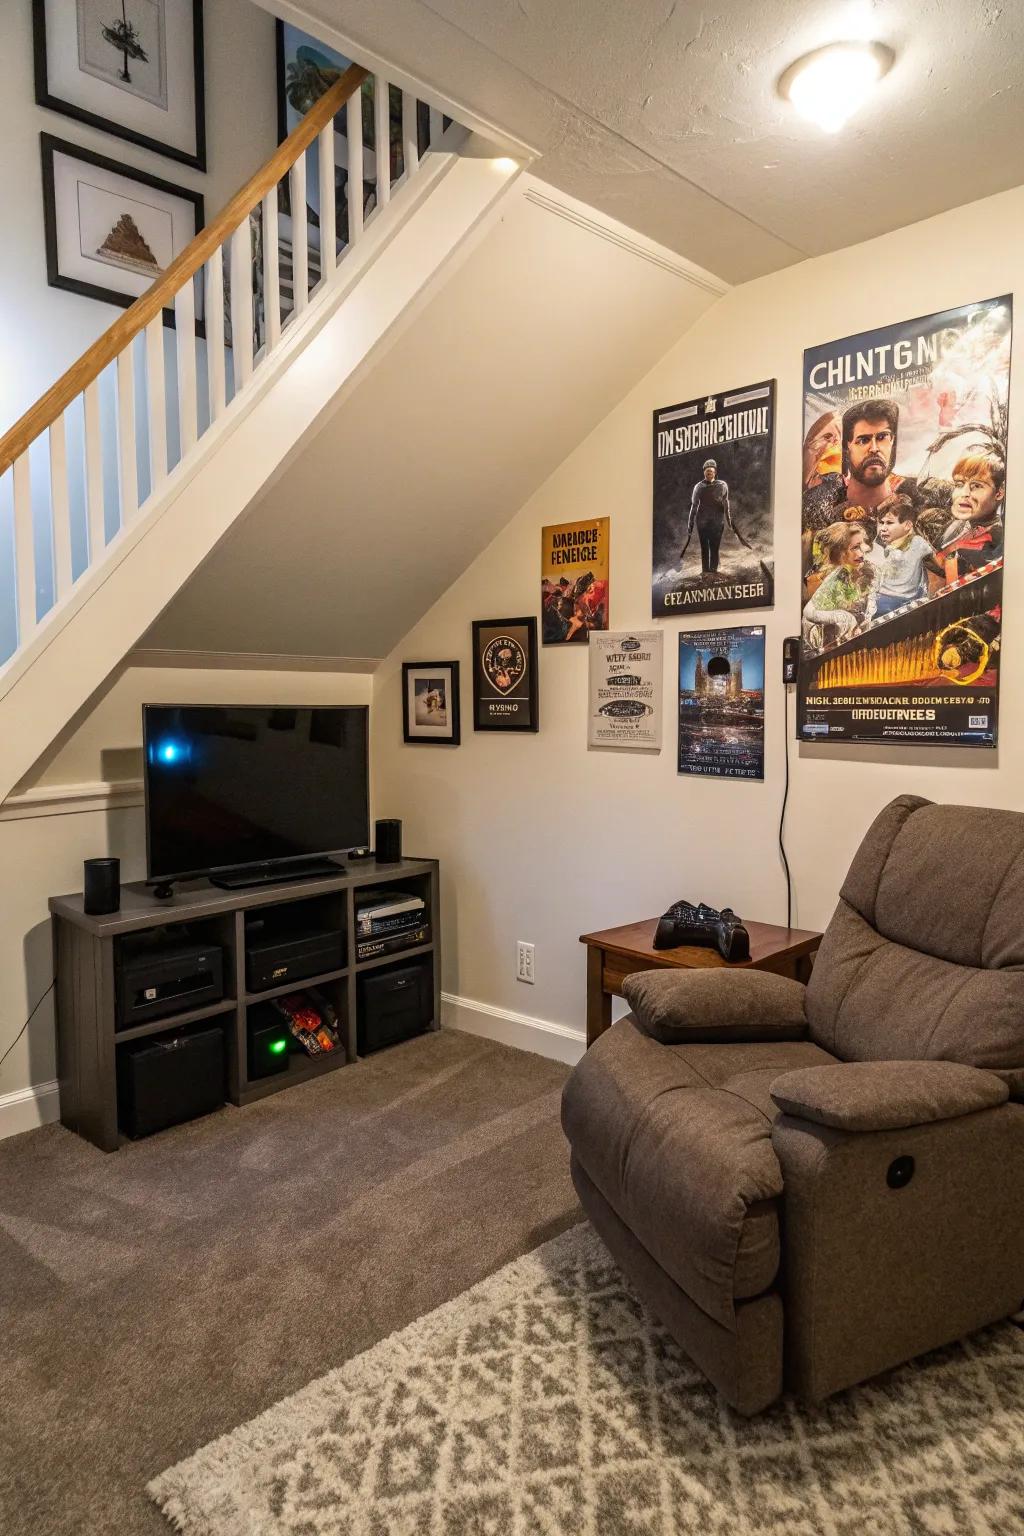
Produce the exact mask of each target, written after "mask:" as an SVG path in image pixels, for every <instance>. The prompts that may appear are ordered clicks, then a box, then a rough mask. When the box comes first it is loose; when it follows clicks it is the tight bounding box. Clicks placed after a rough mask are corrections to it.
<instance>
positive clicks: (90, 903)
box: [83, 859, 121, 917]
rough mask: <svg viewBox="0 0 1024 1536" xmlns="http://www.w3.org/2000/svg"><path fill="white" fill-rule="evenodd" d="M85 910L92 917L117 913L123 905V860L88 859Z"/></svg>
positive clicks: (86, 863) (85, 866)
mask: <svg viewBox="0 0 1024 1536" xmlns="http://www.w3.org/2000/svg"><path fill="white" fill-rule="evenodd" d="M84 868H85V901H84V904H83V905H84V909H85V911H86V912H88V913H89V915H90V917H98V916H99V915H100V914H101V913H102V912H116V911H117V909H118V907H120V905H121V860H120V859H86V861H85V865H84Z"/></svg>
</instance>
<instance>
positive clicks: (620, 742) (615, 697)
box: [587, 629, 665, 752]
mask: <svg viewBox="0 0 1024 1536" xmlns="http://www.w3.org/2000/svg"><path fill="white" fill-rule="evenodd" d="M664 638H665V636H664V631H663V630H660V629H636V630H631V629H626V630H620V631H619V632H618V633H616V634H614V635H610V634H605V635H595V636H594V638H593V639H592V640H591V642H590V658H589V660H590V715H589V730H588V735H587V741H588V744H589V745H590V746H592V747H638V748H646V749H647V750H648V751H655V752H658V751H660V750H661V719H662V702H661V701H662V689H661V681H662V657H663V655H664Z"/></svg>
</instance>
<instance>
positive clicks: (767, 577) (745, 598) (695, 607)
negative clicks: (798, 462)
mask: <svg viewBox="0 0 1024 1536" xmlns="http://www.w3.org/2000/svg"><path fill="white" fill-rule="evenodd" d="M774 441H775V380H774V379H770V380H768V381H767V382H766V383H763V384H748V385H746V386H745V387H744V388H743V389H733V390H726V391H725V392H724V393H722V394H717V395H708V396H706V397H703V398H701V399H700V400H689V401H687V402H686V403H685V404H683V405H672V406H667V407H666V408H665V409H664V410H660V411H655V413H654V546H653V560H652V580H651V612H652V614H653V615H654V617H655V618H671V617H673V616H679V615H681V614H684V613H716V612H719V611H727V610H729V609H733V608H770V607H771V605H772V602H773V601H774V588H775V566H774V563H773V559H772V446H773V444H774Z"/></svg>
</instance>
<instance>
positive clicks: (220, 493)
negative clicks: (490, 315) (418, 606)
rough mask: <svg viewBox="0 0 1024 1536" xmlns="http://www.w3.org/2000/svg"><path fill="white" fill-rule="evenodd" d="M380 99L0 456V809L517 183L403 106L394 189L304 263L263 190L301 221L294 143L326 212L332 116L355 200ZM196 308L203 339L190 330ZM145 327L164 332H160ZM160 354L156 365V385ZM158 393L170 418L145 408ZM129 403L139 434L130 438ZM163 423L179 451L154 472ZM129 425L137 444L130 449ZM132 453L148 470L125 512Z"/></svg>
mask: <svg viewBox="0 0 1024 1536" xmlns="http://www.w3.org/2000/svg"><path fill="white" fill-rule="evenodd" d="M368 81H372V91H373V95H372V96H371V95H370V90H371V87H370V86H369V85H368V84H367V82H368ZM388 96H389V88H388V85H387V82H386V81H382V80H381V78H380V77H379V76H378V77H376V78H375V79H374V78H373V77H368V76H367V73H366V71H364V70H361V69H359V68H358V67H355V66H353V68H352V69H351V70H349V71H348V72H347V74H346V75H345V76H344V77H342V79H341V80H340V81H338V82H337V84H336V86H335V87H333V88H332V90H331V91H330V92H328V93H327V95H326V96H325V97H323V98H322V99H321V102H319V103H318V104H317V106H315V107H314V108H313V110H312V111H311V112H310V113H309V114H308V117H307V119H306V120H304V122H303V123H302V124H300V126H299V128H298V129H296V131H295V134H293V135H292V137H291V139H289V140H287V141H286V142H285V144H283V145H282V146H281V147H280V149H279V150H278V151H277V153H276V155H275V156H274V158H273V160H272V161H271V162H269V163H268V166H267V167H264V169H263V171H262V172H260V173H258V175H257V176H256V177H254V178H253V179H252V181H251V182H250V183H249V184H248V185H247V187H246V188H243V189H242V191H241V192H240V193H239V194H238V196H237V197H236V198H235V199H233V201H232V203H231V204H229V205H228V208H227V209H226V210H225V211H224V214H223V215H222V216H221V218H220V219H219V220H217V221H214V224H213V225H211V226H210V227H209V228H208V229H207V230H205V231H201V232H200V234H199V235H198V236H197V237H196V240H195V241H194V242H193V246H192V247H188V248H186V250H185V252H183V253H181V254H180V255H179V256H178V257H177V258H176V260H175V262H174V263H173V264H172V267H171V268H169V269H168V271H167V272H166V273H165V274H164V276H163V277H162V278H161V279H158V281H157V283H155V284H154V285H153V290H150V291H149V292H148V293H147V294H144V295H143V296H142V297H141V298H140V299H139V300H137V301H136V304H135V305H134V306H133V308H132V309H129V310H128V311H127V312H126V315H125V316H124V317H123V319H120V320H118V321H117V322H116V323H115V326H113V327H112V328H111V331H110V332H108V333H107V335H106V337H102V338H100V342H98V343H97V344H96V346H95V347H94V348H93V349H91V351H90V353H89V354H86V357H85V358H83V359H82V360H81V363H80V364H79V365H76V367H75V368H72V369H71V370H69V371H68V374H66V375H65V376H64V378H63V379H62V380H60V381H58V384H57V385H55V386H54V389H52V390H51V391H50V392H49V393H48V395H47V396H45V397H44V399H43V400H42V401H40V402H39V404H38V405H37V406H36V407H35V408H34V409H33V410H32V411H30V412H29V413H27V415H26V417H24V418H23V419H22V421H21V422H19V423H18V424H17V425H16V426H15V427H14V428H12V430H11V431H10V432H8V433H7V434H6V436H5V437H4V438H3V439H0V477H2V476H3V474H4V473H5V472H8V473H9V474H10V477H11V481H12V485H13V510H14V532H15V559H16V591H17V607H18V644H17V648H16V649H15V651H14V653H13V655H11V656H10V658H9V659H8V660H7V662H6V663H5V664H4V665H3V667H2V668H0V801H2V800H3V799H4V798H5V797H6V796H7V795H8V794H9V793H10V791H11V790H12V788H13V787H14V786H15V785H16V784H17V783H18V781H19V780H20V779H21V778H22V777H23V776H24V774H25V773H26V772H27V771H28V770H29V768H30V767H31V766H32V764H33V763H34V762H35V761H36V760H37V759H38V758H39V756H40V755H41V754H42V753H43V752H44V751H45V750H46V748H47V747H48V746H49V745H50V743H51V742H52V741H53V740H54V738H55V737H56V736H57V734H58V733H59V732H60V731H61V730H62V729H63V728H64V727H65V725H66V724H67V722H68V721H69V720H70V719H72V718H73V717H74V715H75V713H76V711H78V710H79V709H80V708H81V707H82V705H83V704H85V703H86V701H87V700H88V699H89V698H90V696H91V695H92V694H93V693H94V692H95V690H96V689H97V688H98V687H99V686H100V685H101V684H102V683H103V682H104V680H105V679H106V678H107V677H108V676H109V674H110V673H111V671H112V670H113V669H114V668H115V667H116V666H117V665H118V664H119V662H121V661H122V659H123V658H124V656H125V655H126V653H127V652H128V651H129V650H130V649H131V648H132V646H134V645H135V644H136V642H137V641H138V640H139V638H140V637H141V636H142V635H143V634H144V633H145V631H146V630H147V629H148V628H149V627H150V625H152V623H153V621H154V619H155V618H156V616H157V615H158V614H159V613H160V612H161V611H162V609H163V608H164V607H165V606H166V605H167V603H168V602H170V600H171V599H172V598H173V597H174V596H175V594H176V593H177V592H178V591H179V589H180V588H181V586H182V585H183V583H184V582H185V581H186V580H187V579H188V578H189V576H190V575H191V574H192V573H193V572H194V571H195V570H196V568H197V567H198V566H199V565H200V564H201V562H202V561H203V560H204V559H205V558H206V557H207V556H208V555H209V554H210V552H211V551H212V550H213V548H214V547H215V546H216V545H217V544H218V542H219V541H220V540H221V539H222V538H223V537H224V535H225V534H226V532H227V531H228V530H229V529H230V528H231V526H232V524H234V523H235V522H236V520H237V519H239V518H240V517H241V516H242V514H243V513H244V512H245V510H246V508H247V507H249V506H250V505H251V504H252V503H253V501H254V499H255V498H257V497H258V496H259V494H260V493H261V492H262V491H263V490H264V489H265V488H266V487H267V486H268V485H269V484H271V483H272V482H273V481H274V479H275V477H277V476H279V475H280V474H281V473H282V472H283V471H284V470H285V469H286V468H287V466H288V465H289V463H290V462H291V461H292V460H293V459H294V458H295V456H296V455H297V454H298V453H299V452H301V451H302V448H303V446H304V445H305V444H306V443H307V442H308V440H309V439H310V438H311V436H312V435H313V434H315V433H316V431H317V430H318V429H319V427H320V426H321V425H322V423H323V421H324V419H325V417H326V416H327V415H328V414H329V413H331V412H332V411H333V410H334V409H335V408H337V406H338V405H339V404H340V403H341V401H342V400H343V398H344V395H345V392H346V389H347V388H349V387H350V386H351V385H352V384H353V382H354V381H355V380H357V378H358V377H359V376H361V374H362V372H363V371H365V369H366V368H368V367H372V366H373V361H374V358H375V356H377V355H379V354H380V353H381V352H382V351H383V350H386V348H387V347H388V345H389V341H390V340H391V339H392V338H393V337H395V336H396V335H397V334H399V332H400V330H401V328H402V326H403V323H404V322H406V321H407V320H408V319H409V318H410V317H411V316H412V315H413V314H414V313H415V312H416V309H417V306H418V304H419V303H421V302H423V301H424V299H425V298H426V297H427V296H429V294H430V292H431V291H432V289H433V288H434V286H435V285H436V284H437V283H438V282H439V281H441V280H442V274H443V273H444V272H445V271H446V270H447V269H449V268H450V266H451V264H452V263H453V262H456V261H457V260H458V259H459V254H460V252H463V251H465V250H467V249H469V248H470V246H471V245H472V241H473V237H474V235H475V233H476V232H478V231H480V230H481V229H482V228H484V227H485V225H486V222H487V216H488V214H489V213H490V212H491V211H492V210H493V209H494V208H495V206H496V204H497V202H498V200H499V199H500V198H501V196H502V194H503V193H504V192H505V191H506V190H507V189H508V187H509V186H510V184H511V183H512V182H513V181H514V180H515V178H516V176H517V175H518V173H519V171H520V169H521V166H520V164H519V163H518V162H516V161H515V160H511V159H508V158H501V157H500V156H499V151H498V150H497V149H496V148H495V146H493V145H491V144H488V143H486V142H485V141H483V140H482V139H481V138H480V137H479V136H478V135H476V134H473V133H470V132H468V131H467V130H465V129H463V128H461V127H460V126H459V125H458V124H457V123H454V122H450V120H449V119H448V118H447V117H445V116H443V115H442V112H441V110H440V109H439V108H434V107H431V108H430V112H429V132H428V136H427V142H426V144H424V143H423V142H422V136H418V133H417V123H418V122H419V121H425V120H426V113H425V112H423V113H422V114H421V113H420V112H419V111H418V109H417V105H416V100H415V98H414V97H412V96H411V93H406V94H405V98H404V103H405V105H404V121H405V133H404V140H403V143H402V148H401V161H400V165H401V173H400V175H399V176H398V177H397V178H396V177H394V176H393V171H394V156H393V155H391V154H388V155H378V156H376V157H375V164H376V167H377V168H378V172H379V173H375V174H376V185H375V195H374V197H373V198H372V200H371V208H370V211H369V213H368V214H365V215H364V210H363V209H358V210H353V212H352V215H351V217H350V219H349V220H348V221H347V223H348V225H349V226H351V227H348V228H347V229H346V237H345V239H344V241H339V242H338V246H340V248H337V247H336V248H335V249H333V250H332V249H331V245H330V243H327V244H325V246H324V249H323V250H321V249H319V246H320V241H319V238H318V236H317V238H316V239H315V240H314V239H307V235H308V231H307V229H306V227H305V221H301V220H300V221H295V223H294V226H293V223H292V221H291V219H287V220H286V218H285V215H284V213H283V210H282V211H281V215H280V220H279V209H278V185H279V183H280V182H281V181H282V178H287V185H288V188H289V192H290V206H291V207H293V208H294V207H303V206H306V197H307V193H306V184H305V175H306V170H305V157H306V150H307V149H308V148H309V146H310V145H311V144H313V143H314V141H315V142H316V144H317V147H318V150H319V176H320V189H321V192H322V194H323V198H322V206H326V199H327V197H328V196H329V195H330V194H329V190H328V189H330V188H333V187H334V186H335V184H336V183H335V167H334V163H333V156H334V152H335V140H336V127H335V115H336V113H337V112H338V111H339V109H340V108H341V107H342V106H344V104H345V103H346V102H347V110H348V128H349V133H348V139H347V145H350V146H354V147H353V148H352V149H348V150H347V155H348V160H349V164H348V167H347V171H348V175H349V177H351V178H352V180H353V182H354V184H355V185H361V184H362V183H363V180H364V177H365V175H366V172H365V170H364V168H363V165H362V163H361V159H362V155H363V153H364V151H363V149H362V148H361V147H360V144H359V140H360V139H361V138H362V137H363V135H362V133H360V127H361V126H362V125H363V124H366V123H367V122H368V121H369V120H370V118H371V116H372V114H373V112H374V107H373V102H374V101H375V103H376V129H377V132H378V134H380V133H383V134H386V135H388V137H389V138H390V125H389V124H388V122H387V119H386V118H383V117H382V115H381V114H382V111H383V112H386V110H387V108H386V105H385V104H386V103H387V101H388ZM368 97H369V104H368V100H367V98H368ZM364 131H365V130H364ZM377 142H383V140H381V139H379V138H378V141H377ZM368 157H369V150H368ZM286 225H287V237H285V235H284V230H285V226H286ZM261 237H262V238H261ZM193 247H195V249H193ZM157 289H161V290H162V292H160V293H156V292H154V290H157ZM200 305H202V306H203V310H202V312H203V316H204V324H203V325H201V326H198V327H197V324H196V319H197V314H198V313H199V312H200ZM167 310H171V311H173V313H174V317H175V326H176V328H175V330H173V331H172V330H170V329H167V328H165V325H164V316H165V312H166V311H167ZM232 336H234V338H235V341H234V345H232ZM198 337H201V341H200V340H198V339H197V338H198ZM136 342H138V345H135V343H136ZM165 346H166V347H167V348H168V349H170V348H172V347H173V349H174V352H173V356H172V358H171V362H172V363H173V365H174V366H173V367H168V366H167V361H168V360H167V359H166V358H165V356H164V348H165ZM197 359H198V368H199V370H200V379H199V383H200V385H201V388H198V389H197V375H196V369H197ZM104 370H109V372H108V382H109V380H110V379H111V378H113V381H114V384H115V386H116V402H117V403H116V418H115V420H114V421H112V422H110V423H107V424H106V425H108V426H109V428H110V430H111V431H112V432H113V433H114V434H115V435H116V445H115V457H116V461H117V464H118V487H117V497H116V503H117V505H116V509H115V527H114V528H113V530H111V528H110V515H109V487H107V488H105V486H104V463H105V461H107V460H109V458H110V454H109V452H106V451H105V444H104V441H103V436H104V427H105V423H104V420H103V419H102V417H101V393H100V384H101V377H102V374H103V372H104ZM140 374H141V375H142V378H141V381H140V377H139V375H140ZM167 378H170V379H171V384H170V392H171V393H173V395H174V398H173V399H171V400H165V398H164V391H165V380H166V379H167ZM140 398H142V399H143V400H144V415H145V419H144V420H141V421H138V423H137V422H136V417H135V411H136V410H137V402H138V400H139V399H140ZM72 407H77V409H79V410H80V411H81V410H83V408H84V427H85V453H84V464H82V465H81V466H80V473H81V475H82V476H83V478H84V492H83V494H84V500H85V503H86V506H87V511H88V543H89V558H88V563H87V564H86V566H85V568H84V569H83V570H81V571H80V572H78V573H77V576H76V578H73V576H72V562H71V533H70V525H69V493H68V485H69V462H68V452H67V437H66V432H65V412H66V411H68V410H69V409H71V408H72ZM168 421H171V422H172V423H174V424H175V433H174V435H175V436H176V437H177V441H178V445H179V451H178V457H177V462H175V463H174V464H173V465H169V463H168V460H169V457H170V456H169V454H168V432H167V425H168ZM136 425H138V428H139V431H140V433H144V434H145V436H144V441H143V446H142V449H141V450H140V449H139V447H138V444H137V441H136ZM140 451H141V452H142V454H143V459H144V464H143V467H144V469H146V470H148V471H149V473H148V474H147V475H146V477H145V478H146V480H147V481H148V494H147V495H146V497H145V499H144V500H143V501H142V504H141V505H139V499H140V498H139V489H140V485H141V484H142V483H143V476H142V475H140V474H139V472H138V469H139V454H140ZM41 466H42V469H43V471H44V474H45V482H46V483H45V486H42V485H41V483H40V482H41V481H42V480H43V478H44V475H43V474H41V473H40V467H41ZM70 473H72V474H73V473H74V468H73V466H72V468H71V471H70ZM43 492H45V494H42V493H43ZM41 495H42V500H43V503H44V504H43V506H42V507H41V506H40V500H41ZM40 515H42V516H47V517H49V518H50V519H51V521H52V547H53V550H54V565H55V568H56V573H55V582H54V587H55V595H56V601H55V602H54V603H53V605H52V606H51V607H50V608H49V610H48V611H46V612H45V613H42V614H39V612H38V607H39V606H40V604H39V598H38V591H39V584H38V582H37V575H38V573H37V572H36V570H35V567H34V560H33V545H34V539H33V529H34V522H35V520H37V519H38V518H39V517H40ZM343 537H344V530H343V529H339V538H343ZM271 600H272V595H271V594H268V602H269V601H271Z"/></svg>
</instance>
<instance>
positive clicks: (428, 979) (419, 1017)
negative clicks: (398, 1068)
mask: <svg viewBox="0 0 1024 1536" xmlns="http://www.w3.org/2000/svg"><path fill="white" fill-rule="evenodd" d="M357 999H358V1028H357V1038H358V1046H359V1054H360V1056H368V1055H369V1054H370V1053H371V1052H372V1051H379V1050H380V1049H381V1047H382V1046H385V1045H396V1044H397V1043H398V1041H399V1040H408V1039H409V1038H410V1036H412V1035H419V1034H422V1033H423V1031H424V1030H425V1029H429V1028H430V1026H431V1024H432V1023H433V1022H434V983H433V974H432V971H431V964H430V961H429V960H419V961H417V962H416V964H415V965H398V966H394V967H391V966H388V967H387V968H386V969H382V970H379V971H370V972H368V973H367V974H366V975H365V976H360V977H359V980H358V983H357Z"/></svg>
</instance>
